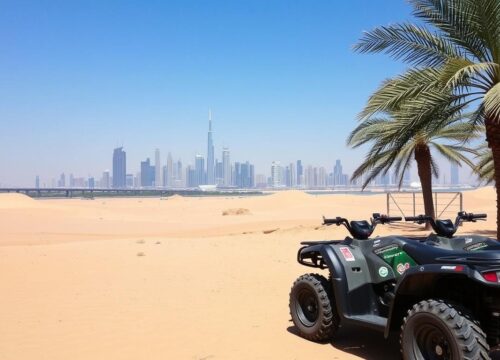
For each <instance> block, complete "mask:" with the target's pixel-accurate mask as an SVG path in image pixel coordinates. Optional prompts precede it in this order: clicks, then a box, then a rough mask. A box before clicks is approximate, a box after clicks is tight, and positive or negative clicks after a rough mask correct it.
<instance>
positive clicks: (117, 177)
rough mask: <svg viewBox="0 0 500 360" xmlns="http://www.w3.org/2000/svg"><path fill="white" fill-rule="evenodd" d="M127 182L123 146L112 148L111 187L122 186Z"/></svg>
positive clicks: (117, 187)
mask: <svg viewBox="0 0 500 360" xmlns="http://www.w3.org/2000/svg"><path fill="white" fill-rule="evenodd" d="M126 182H127V155H126V153H125V151H123V147H119V148H116V149H114V150H113V187H114V188H115V189H119V188H124V187H125V186H126Z"/></svg>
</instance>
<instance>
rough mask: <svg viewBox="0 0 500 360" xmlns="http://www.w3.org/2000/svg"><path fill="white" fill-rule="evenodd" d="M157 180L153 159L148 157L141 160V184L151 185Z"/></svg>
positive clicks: (143, 185)
mask: <svg viewBox="0 0 500 360" xmlns="http://www.w3.org/2000/svg"><path fill="white" fill-rule="evenodd" d="M154 182H155V167H154V166H151V161H150V160H149V158H147V159H146V160H145V161H141V186H142V187H151V186H153V185H154Z"/></svg>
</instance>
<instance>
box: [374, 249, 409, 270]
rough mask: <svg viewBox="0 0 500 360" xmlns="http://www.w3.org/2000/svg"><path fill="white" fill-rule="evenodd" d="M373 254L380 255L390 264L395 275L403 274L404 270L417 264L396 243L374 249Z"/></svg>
mask: <svg viewBox="0 0 500 360" xmlns="http://www.w3.org/2000/svg"><path fill="white" fill-rule="evenodd" d="M375 254H377V255H378V256H380V257H381V258H382V259H383V260H384V261H385V262H386V263H387V264H388V265H390V266H391V268H392V270H393V271H394V273H396V274H397V275H403V274H404V272H405V271H406V270H408V269H409V268H410V267H411V266H415V265H417V263H416V262H415V260H413V259H412V258H411V257H410V255H408V254H407V253H406V252H405V251H404V250H403V249H401V248H400V247H399V246H397V245H391V246H388V247H385V248H382V249H377V250H375ZM379 271H380V270H379ZM381 276H382V275H381Z"/></svg>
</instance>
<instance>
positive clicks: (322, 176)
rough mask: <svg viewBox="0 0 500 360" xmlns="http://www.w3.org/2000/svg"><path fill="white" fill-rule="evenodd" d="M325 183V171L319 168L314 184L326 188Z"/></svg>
mask: <svg viewBox="0 0 500 360" xmlns="http://www.w3.org/2000/svg"><path fill="white" fill-rule="evenodd" d="M326 183H327V175H326V169H325V168H324V167H323V166H321V167H320V168H319V169H318V183H317V184H316V186H318V187H320V188H324V187H326Z"/></svg>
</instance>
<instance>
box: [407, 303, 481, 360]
mask: <svg viewBox="0 0 500 360" xmlns="http://www.w3.org/2000/svg"><path fill="white" fill-rule="evenodd" d="M400 342H401V351H402V353H403V358H404V359H405V360H427V359H431V360H434V359H436V360H455V359H464V360H479V359H481V360H483V359H490V357H489V355H488V352H489V346H488V343H487V342H486V335H485V333H484V332H483V331H482V330H481V328H480V327H479V325H478V323H477V322H476V321H474V319H473V318H472V316H471V315H470V314H468V313H467V312H466V311H464V310H461V309H459V308H457V307H455V306H453V305H452V304H449V303H447V302H445V301H442V300H425V301H421V302H419V303H418V304H415V305H414V306H413V308H412V309H410V310H409V311H408V314H407V316H406V317H405V318H404V322H403V326H402V327H401V337H400Z"/></svg>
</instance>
